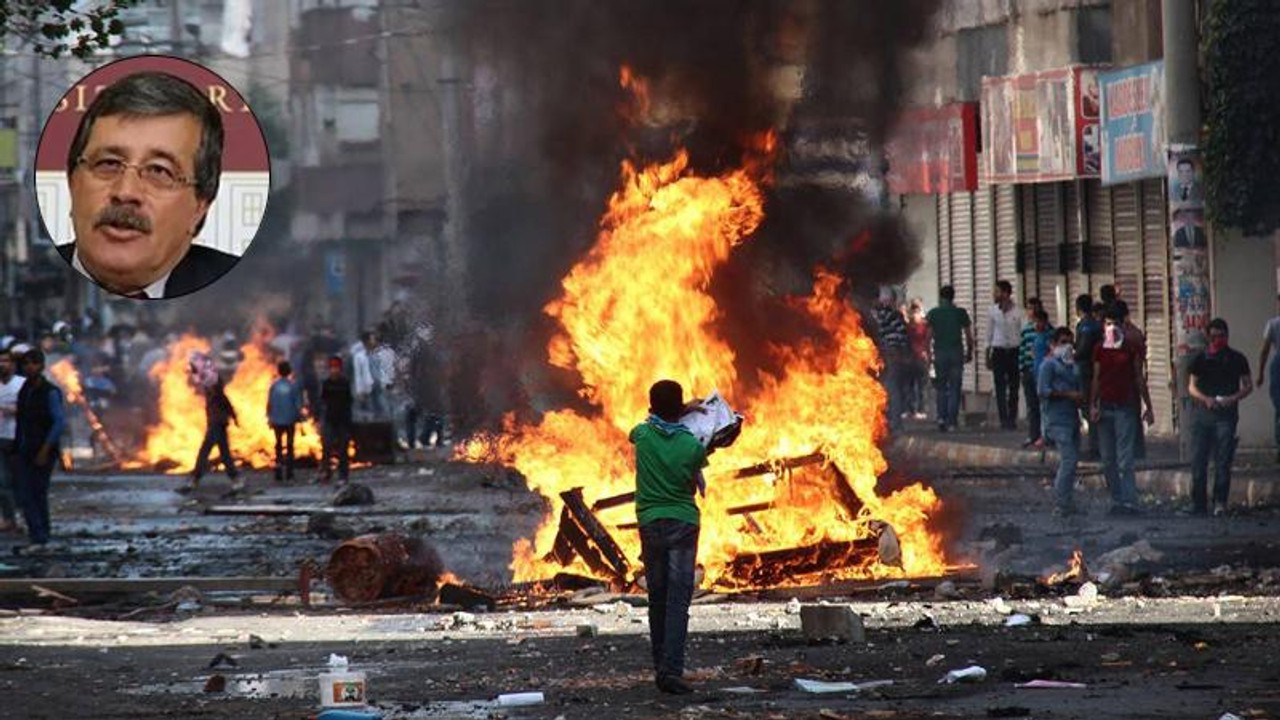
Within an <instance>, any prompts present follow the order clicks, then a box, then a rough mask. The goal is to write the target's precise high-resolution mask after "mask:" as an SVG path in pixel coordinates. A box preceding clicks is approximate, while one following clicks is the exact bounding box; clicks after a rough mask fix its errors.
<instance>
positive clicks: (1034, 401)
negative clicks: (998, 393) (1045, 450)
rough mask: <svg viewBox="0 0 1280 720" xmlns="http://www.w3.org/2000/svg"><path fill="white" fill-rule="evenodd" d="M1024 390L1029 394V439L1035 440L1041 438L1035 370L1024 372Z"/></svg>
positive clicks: (1024, 392) (1038, 396)
mask: <svg viewBox="0 0 1280 720" xmlns="http://www.w3.org/2000/svg"><path fill="white" fill-rule="evenodd" d="M1022 392H1023V394H1025V395H1026V396H1027V440H1030V441H1031V442H1035V441H1036V440H1039V439H1040V395H1039V393H1038V391H1037V390H1036V373H1035V371H1034V370H1026V371H1024V372H1023V373H1022Z"/></svg>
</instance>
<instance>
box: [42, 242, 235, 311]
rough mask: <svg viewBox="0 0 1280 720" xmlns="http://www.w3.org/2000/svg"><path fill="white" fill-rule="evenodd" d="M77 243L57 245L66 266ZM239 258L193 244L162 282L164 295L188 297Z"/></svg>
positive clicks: (233, 264) (214, 278) (215, 278)
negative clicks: (167, 279)
mask: <svg viewBox="0 0 1280 720" xmlns="http://www.w3.org/2000/svg"><path fill="white" fill-rule="evenodd" d="M75 250H76V244H75V243H73V242H69V243H66V244H64V245H59V246H58V254H59V255H61V256H62V259H63V260H66V261H67V264H71V258H72V256H73V255H74V254H75ZM237 262H240V258H238V257H236V256H235V255H231V254H229V253H224V252H222V251H221V250H214V249H213V248H211V247H206V246H204V245H194V244H193V245H192V246H191V249H189V250H187V254H186V255H184V256H182V259H181V260H179V261H178V264H177V265H176V266H174V268H173V272H171V273H169V282H167V283H165V286H164V296H165V297H166V298H175V297H180V296H182V295H188V294H190V293H193V292H195V291H197V290H199V289H200V288H202V287H204V286H205V285H208V284H209V283H211V282H213V281H214V280H217V279H218V278H220V277H222V276H223V275H225V274H226V272H227V271H228V270H230V269H231V268H233V267H235V265H236V263H237Z"/></svg>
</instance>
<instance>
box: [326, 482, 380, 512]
mask: <svg viewBox="0 0 1280 720" xmlns="http://www.w3.org/2000/svg"><path fill="white" fill-rule="evenodd" d="M329 504H330V505H333V506H334V507H343V506H345V505H372V504H373V490H372V489H370V488H369V486H368V485H361V484H360V483H350V484H347V485H343V486H342V487H341V488H339V489H338V492H336V493H334V494H333V499H332V500H330V501H329Z"/></svg>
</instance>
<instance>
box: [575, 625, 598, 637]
mask: <svg viewBox="0 0 1280 720" xmlns="http://www.w3.org/2000/svg"><path fill="white" fill-rule="evenodd" d="M577 633H578V637H580V638H593V637H596V636H597V635H599V634H600V628H599V626H597V625H595V624H594V623H585V624H582V625H579V626H578V628H577Z"/></svg>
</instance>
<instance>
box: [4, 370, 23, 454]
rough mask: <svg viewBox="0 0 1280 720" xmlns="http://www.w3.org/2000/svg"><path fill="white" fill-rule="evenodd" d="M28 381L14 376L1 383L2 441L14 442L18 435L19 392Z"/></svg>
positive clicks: (19, 376)
mask: <svg viewBox="0 0 1280 720" xmlns="http://www.w3.org/2000/svg"><path fill="white" fill-rule="evenodd" d="M26 381H27V379H26V378H24V377H22V376H21V375H14V376H13V377H11V378H9V382H6V383H0V440H13V439H15V438H16V437H17V435H18V415H17V413H18V391H19V390H21V389H22V383H24V382H26Z"/></svg>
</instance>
